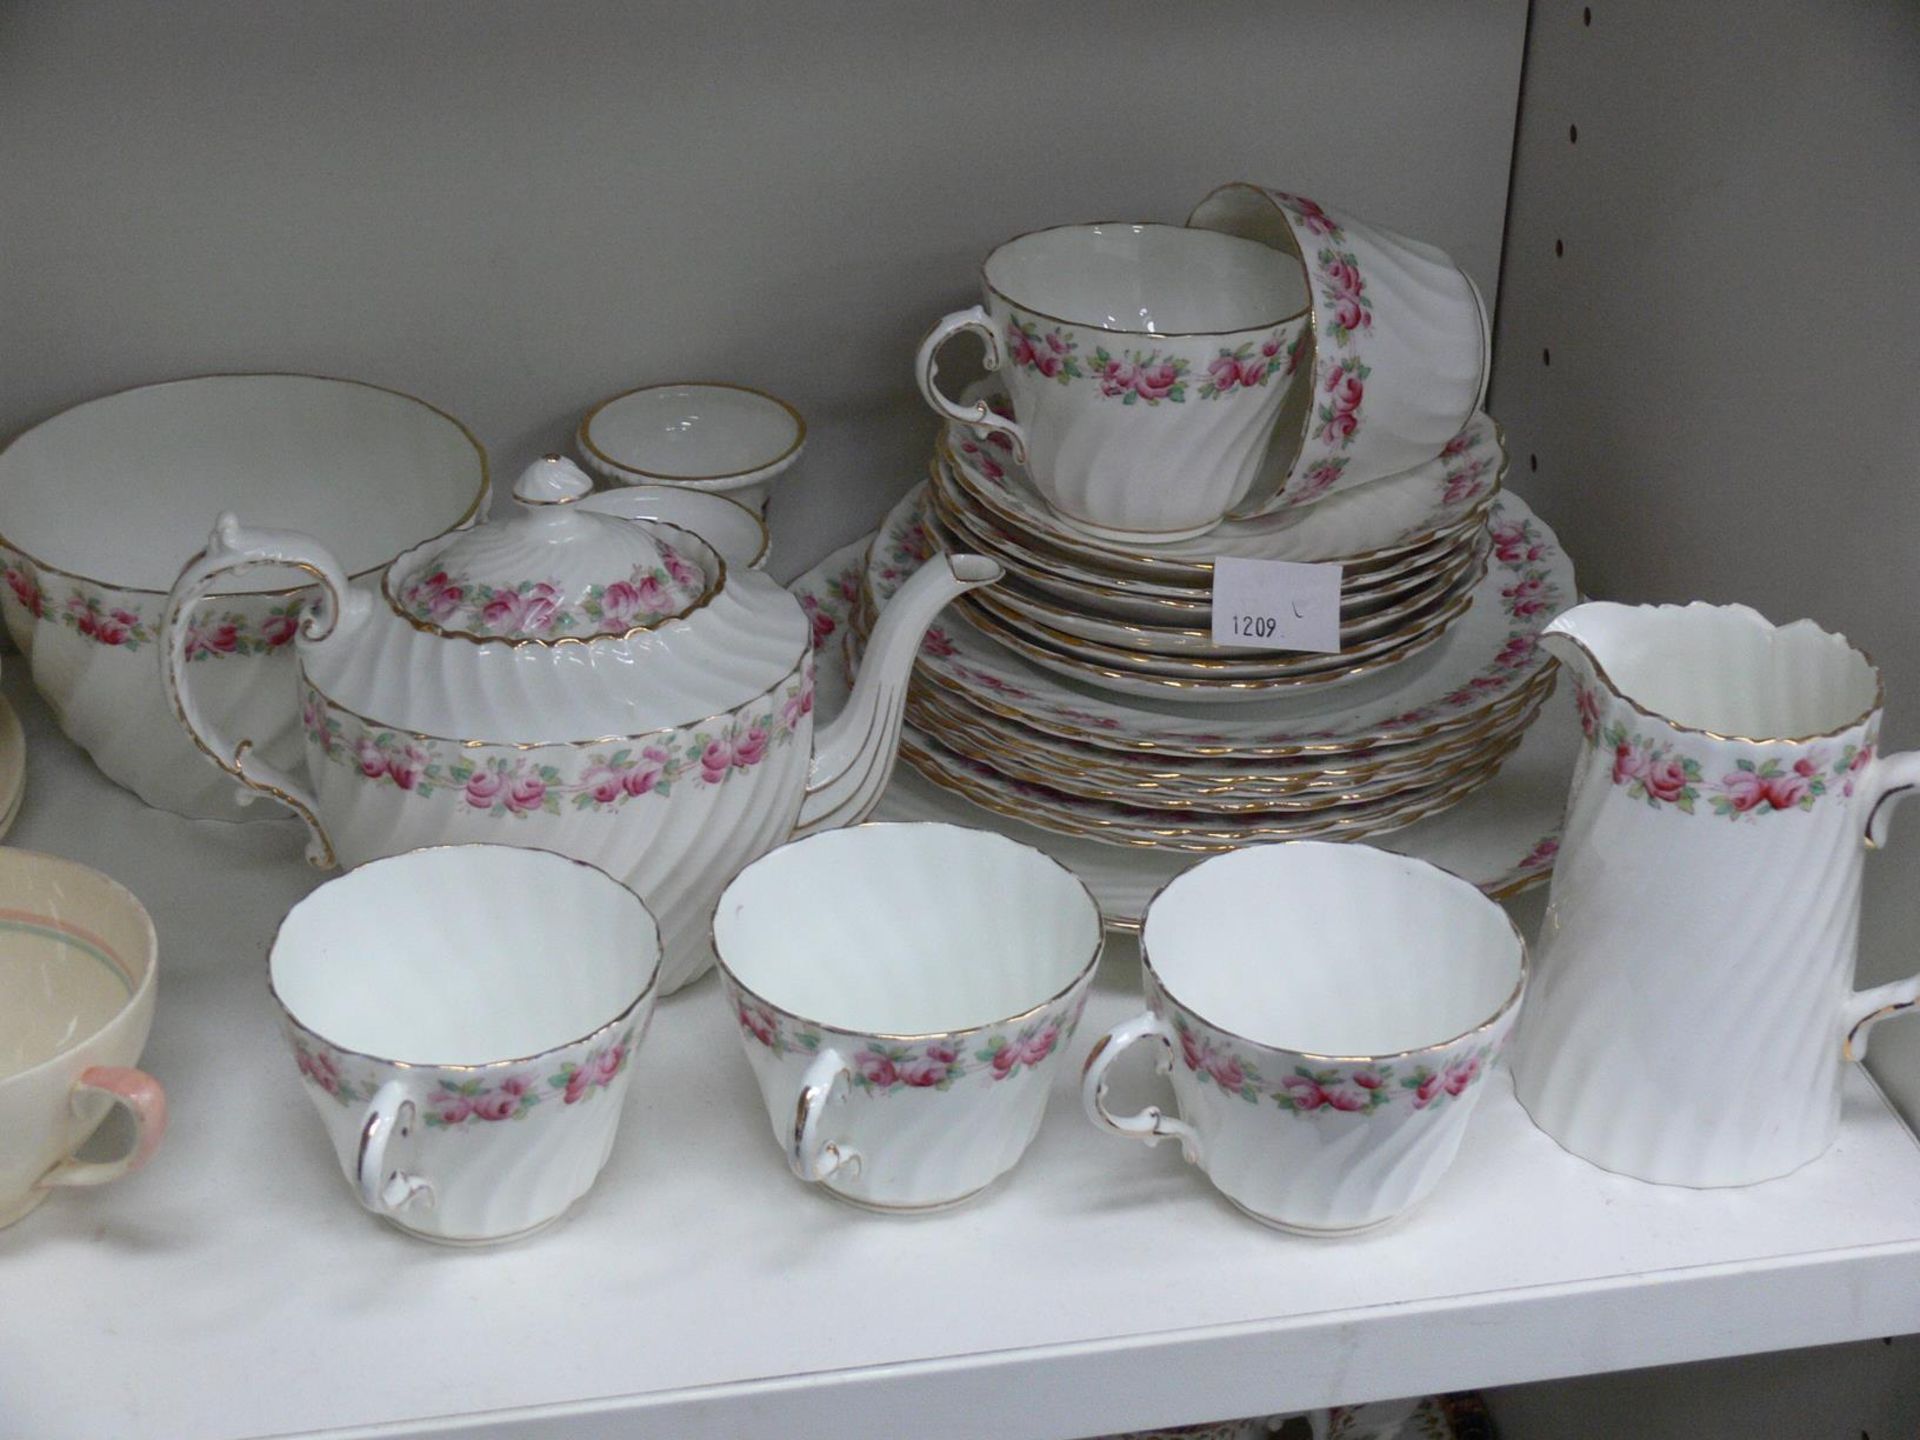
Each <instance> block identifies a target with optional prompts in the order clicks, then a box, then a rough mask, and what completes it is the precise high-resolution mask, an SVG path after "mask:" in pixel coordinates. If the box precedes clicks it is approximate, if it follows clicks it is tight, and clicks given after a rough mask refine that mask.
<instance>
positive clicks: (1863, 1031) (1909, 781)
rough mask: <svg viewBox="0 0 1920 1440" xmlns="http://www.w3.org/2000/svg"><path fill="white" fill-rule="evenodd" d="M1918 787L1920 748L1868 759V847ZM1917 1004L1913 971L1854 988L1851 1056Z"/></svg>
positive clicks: (1918, 986) (1882, 836)
mask: <svg viewBox="0 0 1920 1440" xmlns="http://www.w3.org/2000/svg"><path fill="white" fill-rule="evenodd" d="M1916 787H1920V750H1907V751H1903V752H1902V753H1900V754H1898V755H1883V756H1881V757H1880V758H1878V759H1876V760H1871V761H1869V762H1868V765H1867V768H1866V774H1865V777H1864V780H1863V783H1862V784H1861V786H1860V789H1861V791H1862V792H1863V793H1862V796H1861V798H1862V800H1863V801H1864V803H1865V807H1866V812H1867V820H1866V827H1865V830H1866V842H1867V848H1868V849H1870V850H1878V849H1879V848H1880V847H1881V845H1882V844H1884V843H1885V841H1886V838H1887V817H1888V816H1889V815H1890V814H1891V813H1892V810H1893V807H1894V806H1895V805H1897V804H1899V803H1900V802H1901V801H1902V800H1904V799H1906V798H1907V797H1908V796H1909V795H1911V794H1913V792H1914V790H1915V788H1916ZM1915 1005H1920V975H1910V976H1908V977H1907V978H1906V979H1905V980H1895V981H1893V982H1892V983H1891V984H1887V985H1875V986H1874V987H1872V988H1871V989H1868V990H1856V991H1854V992H1853V994H1851V995H1850V996H1848V997H1847V1007H1846V1024H1847V1043H1846V1056H1847V1058H1848V1059H1849V1060H1864V1059H1866V1056H1867V1032H1868V1031H1869V1030H1871V1029H1872V1028H1873V1027H1874V1026H1875V1025H1878V1024H1879V1023H1880V1022H1881V1021H1882V1020H1885V1019H1886V1018H1887V1017H1888V1016H1889V1015H1897V1014H1899V1013H1900V1012H1901V1011H1903V1010H1911V1009H1912V1008H1913V1007H1914V1006H1915Z"/></svg>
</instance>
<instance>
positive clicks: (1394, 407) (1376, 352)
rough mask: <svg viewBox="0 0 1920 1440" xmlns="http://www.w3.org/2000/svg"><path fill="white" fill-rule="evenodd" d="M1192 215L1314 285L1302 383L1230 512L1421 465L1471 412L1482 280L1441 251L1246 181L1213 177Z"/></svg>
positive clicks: (1483, 332) (1303, 500)
mask: <svg viewBox="0 0 1920 1440" xmlns="http://www.w3.org/2000/svg"><path fill="white" fill-rule="evenodd" d="M1187 223H1188V224H1189V225H1191V226H1194V227H1196V228H1198V229H1204V230H1207V231H1210V232H1215V233H1219V234H1222V235H1234V236H1238V237H1241V238H1243V239H1248V240H1254V241H1258V242H1260V243H1262V244H1265V245H1269V246H1271V247H1273V249H1274V250H1275V252H1276V253H1279V254H1283V255H1285V256H1287V257H1289V258H1295V257H1297V258H1298V259H1299V261H1300V263H1301V264H1302V265H1303V266H1304V267H1305V268H1306V272H1307V274H1308V276H1309V284H1310V288H1311V291H1312V296H1313V317H1312V322H1311V323H1312V334H1311V339H1310V341H1309V343H1308V344H1307V346H1306V350H1307V352H1308V354H1309V355H1310V356H1311V361H1310V363H1307V364H1303V365H1302V366H1301V369H1302V370H1303V371H1304V372H1305V378H1304V383H1303V384H1302V385H1301V387H1300V389H1299V390H1298V391H1296V392H1294V395H1293V397H1291V398H1292V399H1293V400H1294V402H1295V403H1293V404H1291V405H1289V406H1288V407H1287V413H1286V414H1284V415H1282V416H1280V417H1279V432H1280V433H1279V434H1278V435H1277V436H1276V438H1275V441H1274V444H1273V447H1272V450H1271V452H1270V454H1269V455H1268V464H1267V466H1266V468H1265V469H1264V470H1263V471H1262V474H1261V476H1260V480H1259V482H1258V483H1257V484H1256V485H1255V486H1254V487H1253V489H1252V490H1251V492H1250V493H1248V494H1247V495H1246V496H1245V497H1244V498H1243V499H1242V500H1241V501H1240V502H1239V504H1238V505H1237V506H1236V507H1235V513H1236V515H1254V514H1262V513H1266V512H1269V511H1274V510H1280V509H1286V508H1288V507H1291V506H1294V505H1309V504H1312V503H1313V502H1314V501H1316V500H1322V499H1325V498H1326V497H1327V496H1329V495H1338V494H1341V493H1342V492H1344V491H1348V490H1354V489H1357V488H1359V487H1360V486H1362V485H1366V484H1369V483H1370V482H1372V481H1375V480H1379V479H1382V478H1384V477H1386V476H1389V475H1398V474H1401V473H1402V472H1404V471H1407V470H1411V469H1412V468H1414V467H1415V466H1417V465H1424V464H1426V463H1427V462H1428V461H1430V460H1432V459H1433V458H1434V457H1435V456H1437V455H1440V454H1442V453H1445V452H1446V451H1447V448H1448V446H1449V443H1450V442H1451V441H1453V440H1454V439H1455V438H1456V437H1457V436H1459V435H1460V434H1461V433H1462V432H1463V431H1464V430H1465V429H1466V428H1467V426H1468V424H1469V423H1470V422H1471V421H1472V420H1473V416H1474V413H1475V412H1476V411H1477V410H1479V409H1480V406H1481V403H1482V402H1483V401H1484V400H1485V398H1486V391H1487V377H1488V375H1489V373H1490V371H1491V368H1492V359H1493V329H1492V327H1491V326H1490V325H1488V324H1487V307H1486V302H1485V301H1484V300H1482V299H1481V296H1480V291H1479V288H1478V287H1477V286H1476V285H1475V284H1474V283H1473V279H1472V277H1471V276H1469V275H1468V274H1467V273H1466V272H1465V271H1464V270H1462V269H1461V268H1460V267H1459V266H1458V265H1456V264H1455V263H1454V262H1453V260H1452V259H1451V258H1450V257H1449V256H1448V255H1447V254H1446V253H1445V252H1444V251H1442V250H1439V249H1436V248H1435V247H1434V246H1432V245H1428V244H1426V243H1424V242H1422V241H1419V240H1412V239H1409V238H1407V237H1406V236H1404V235H1396V234H1394V233H1393V232H1392V231H1391V230H1386V229H1383V228H1381V227H1380V226H1378V225H1373V224H1369V223H1368V222H1367V221H1364V220H1361V219H1359V218H1357V217H1355V216H1353V215H1349V214H1347V213H1346V212H1345V211H1341V210H1334V209H1330V208H1328V207H1325V206H1322V205H1320V204H1318V203H1316V202H1315V201H1312V200H1309V199H1307V198H1306V197H1305V196H1302V195H1289V194H1287V193H1285V192H1283V191H1279V190H1269V189H1266V188H1265V187H1263V186H1259V185H1248V184H1245V183H1236V184H1231V185H1222V186H1221V187H1220V188H1219V189H1217V190H1215V191H1214V192H1213V193H1212V194H1211V195H1209V196H1207V198H1206V199H1204V200H1202V201H1201V202H1200V203H1199V205H1197V206H1195V207H1194V211H1193V213H1192V214H1191V215H1189V216H1188V217H1187Z"/></svg>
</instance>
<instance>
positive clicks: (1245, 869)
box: [1081, 841, 1526, 1234]
mask: <svg viewBox="0 0 1920 1440" xmlns="http://www.w3.org/2000/svg"><path fill="white" fill-rule="evenodd" d="M1140 960H1141V971H1142V979H1143V984H1144V987H1145V990H1146V998H1147V1009H1146V1010H1145V1012H1144V1013H1142V1014H1140V1015H1138V1016H1135V1017H1134V1018H1133V1019H1131V1020H1128V1021H1127V1022H1126V1023H1125V1024H1122V1025H1118V1026H1116V1027H1115V1028H1114V1029H1113V1030H1112V1031H1110V1032H1109V1033H1108V1034H1107V1035H1106V1037H1105V1038H1104V1039H1102V1040H1101V1041H1100V1042H1099V1044H1097V1045H1096V1046H1094V1049H1093V1053H1092V1054H1091V1055H1089V1056H1088V1057H1087V1063H1086V1067H1085V1070H1084V1073H1083V1076H1082V1087H1081V1097H1082V1099H1083V1100H1084V1102H1085V1104H1086V1108H1087V1113H1088V1115H1090V1116H1091V1117H1092V1119H1093V1121H1094V1123H1095V1124H1097V1125H1100V1126H1102V1127H1104V1128H1106V1129H1109V1130H1112V1131H1113V1132H1115V1133H1116V1134H1119V1135H1125V1136H1128V1137H1130V1138H1132V1139H1136V1140H1144V1141H1146V1142H1147V1143H1148V1144H1154V1143H1157V1142H1158V1141H1160V1140H1162V1139H1166V1138H1168V1137H1172V1138H1174V1139H1177V1140H1179V1141H1180V1144H1181V1149H1182V1151H1183V1153H1184V1154H1185V1155H1186V1158H1187V1160H1188V1161H1189V1162H1190V1163H1192V1164H1195V1165H1198V1166H1200V1167H1201V1168H1202V1169H1203V1170H1205V1171H1206V1172H1207V1176H1208V1178H1209V1179H1211V1180H1212V1181H1213V1183H1214V1185H1215V1186H1216V1187H1217V1188H1218V1189H1219V1190H1220V1192H1221V1193H1222V1194H1223V1195H1225V1196H1226V1197H1227V1199H1229V1200H1230V1201H1232V1202H1233V1203H1234V1204H1235V1205H1237V1206H1239V1207H1240V1209H1242V1210H1244V1211H1245V1212H1246V1213H1247V1214H1249V1215H1251V1216H1252V1217H1253V1218H1254V1219H1256V1220H1262V1221H1265V1222H1266V1223H1267V1224H1269V1225H1273V1226H1276V1227H1278V1228H1279V1229H1282V1230H1295V1231H1302V1232H1305V1233H1309V1234H1325V1233H1329V1232H1339V1231H1351V1230H1362V1229H1366V1228H1367V1227H1369V1226H1372V1225H1378V1224H1381V1223H1383V1222H1385V1221H1387V1220H1391V1219H1392V1218H1394V1217H1395V1216H1396V1215H1399V1214H1400V1213H1401V1212H1402V1211H1404V1210H1406V1209H1407V1208H1408V1207H1409V1206H1411V1205H1414V1204H1416V1203H1417V1202H1418V1201H1420V1200H1421V1199H1423V1198H1424V1197H1425V1196H1426V1195H1427V1194H1428V1193H1429V1192H1430V1191H1431V1190H1432V1189H1433V1187H1434V1186H1435V1185H1436V1184H1438V1183H1439V1181H1440V1177H1441V1176H1442V1175H1444V1174H1445V1173H1446V1170H1447V1167H1448V1166H1449V1165H1451V1164H1452V1163H1453V1157H1454V1154H1455V1152H1456V1151H1457V1150H1458V1149H1459V1147H1460V1138H1461V1135H1462V1134H1463V1133H1464V1132H1465V1130H1466V1125H1467V1120H1468V1118H1469V1117H1470V1116H1471V1114H1472V1113H1473V1108H1474V1105H1475V1104H1476V1103H1477V1101H1478V1099H1479V1097H1480V1093H1481V1091H1482V1090H1483V1089H1484V1088H1485V1085H1484V1082H1485V1078H1486V1075H1487V1072H1488V1070H1489V1069H1490V1068H1491V1066H1492V1065H1493V1062H1494V1060H1495V1058H1496V1057H1497V1056H1498V1055H1499V1053H1500V1050H1501V1047H1502V1045H1503V1044H1504V1043H1505V1041H1506V1038H1507V1033H1508V1031H1509V1030H1510V1029H1511V1028H1512V1026H1513V1022H1514V1018H1515V1016H1516V1015H1517V1014H1518V1012H1519V1008H1520V997H1521V992H1522V990H1523V989H1524V988H1525V983H1526V948H1525V945H1524V944H1523V942H1522V941H1521V938H1520V934H1519V931H1517V930H1516V929H1515V928H1514V925H1513V922H1512V921H1511V920H1510V919H1508V917H1507V915H1506V913H1505V912H1504V911H1503V910H1501V909H1500V907H1499V906H1498V905H1496V904H1494V902H1493V901H1491V900H1489V899H1487V898H1486V897H1485V896H1484V895H1482V894H1481V893H1480V892H1479V891H1478V890H1476V889H1475V888H1474V887H1473V886H1471V885H1469V884H1468V883H1467V882H1466V881H1464V880H1461V879H1459V878H1458V877H1456V876H1453V875H1450V874H1448V873H1447V872H1446V871H1444V870H1441V869H1438V868H1437V867H1435V866H1432V865H1429V864H1427V863H1426V862H1425V861H1421V860H1415V859H1411V858H1409V857H1407V856H1404V855H1395V854H1392V853H1390V852H1388V851H1385V850H1376V849H1373V848H1372V847H1370V846H1366V845H1358V844H1337V843H1326V842H1312V841H1295V842H1291V843H1288V844H1281V845H1261V846H1254V847H1251V848H1249V849H1245V850H1236V851H1232V852H1230V853H1228V854H1225V855H1218V856H1215V857H1213V858H1212V859H1209V860H1206V861H1203V862H1202V863H1200V864H1199V865H1196V866H1194V867H1193V868H1192V869H1190V870H1187V871H1185V872H1184V873H1183V874H1181V875H1179V876H1177V877H1175V878H1174V879H1173V880H1172V881H1170V882H1169V883H1168V884H1167V886H1166V887H1165V888H1164V889H1162V890H1161V891H1160V893H1159V894H1158V895H1156V896H1155V897H1154V899H1153V901H1152V902H1151V904H1150V905H1149V906H1148V908H1147V913H1146V918H1145V920H1144V922H1143V924H1142V928H1141V936H1140ZM1149 1036H1151V1037H1153V1038H1156V1039H1158V1040H1159V1041H1160V1042H1161V1043H1162V1044H1164V1045H1165V1046H1166V1047H1167V1050H1168V1052H1169V1053H1168V1060H1167V1064H1168V1067H1169V1073H1170V1074H1171V1076H1172V1079H1173V1093H1174V1098H1175V1099H1176V1101H1178V1104H1179V1112H1180V1118H1179V1119H1174V1118H1172V1117H1170V1116H1167V1115H1163V1114H1162V1113H1161V1112H1160V1111H1159V1110H1157V1109H1153V1108H1149V1109H1147V1110H1144V1111H1141V1112H1140V1113H1139V1114H1136V1115H1125V1116H1117V1115H1114V1114H1112V1113H1111V1112H1110V1111H1109V1110H1108V1109H1107V1105H1106V1094H1107V1073H1108V1070H1109V1068H1110V1067H1111V1066H1112V1064H1113V1062H1114V1061H1115V1060H1117V1059H1118V1058H1119V1057H1120V1054H1121V1052H1123V1051H1124V1050H1125V1049H1126V1048H1127V1047H1128V1046H1130V1045H1132V1044H1133V1043H1134V1042H1135V1041H1138V1040H1144V1039H1146V1038H1148V1037H1149Z"/></svg>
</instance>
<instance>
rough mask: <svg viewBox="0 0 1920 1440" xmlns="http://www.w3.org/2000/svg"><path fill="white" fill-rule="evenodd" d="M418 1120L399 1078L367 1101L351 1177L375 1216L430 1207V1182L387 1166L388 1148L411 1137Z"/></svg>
mask: <svg viewBox="0 0 1920 1440" xmlns="http://www.w3.org/2000/svg"><path fill="white" fill-rule="evenodd" d="M419 1120H420V1109H419V1107H418V1106H417V1105H415V1104H414V1103H413V1097H412V1096H410V1095H408V1094H407V1088H406V1086H404V1085H402V1084H401V1083H400V1082H399V1081H398V1080H389V1081H387V1083H386V1084H384V1085H382V1086H381V1087H380V1088H379V1089H378V1090H376V1091H374V1092H373V1099H371V1100H369V1101H368V1102H367V1109H366V1113H365V1115H364V1116H362V1118H361V1121H360V1148H359V1151H358V1152H357V1154H356V1156H355V1162H354V1178H355V1180H356V1181H357V1182H358V1184H359V1188H360V1203H361V1204H362V1205H364V1206H366V1207H367V1209H369V1210H371V1211H373V1213H374V1214H376V1215H393V1214H396V1213H398V1212H399V1211H402V1210H405V1209H407V1208H409V1207H410V1206H418V1207H419V1208H420V1209H422V1210H431V1209H432V1208H433V1201H434V1194H433V1182H432V1181H430V1180H427V1179H425V1178H423V1177H422V1176H419V1175H414V1174H410V1173H409V1172H407V1171H405V1170H402V1169H400V1168H399V1167H398V1166H397V1165H396V1166H393V1167H391V1168H389V1166H388V1165H387V1151H388V1149H389V1148H390V1147H391V1146H392V1144H393V1142H394V1141H395V1140H396V1139H399V1140H408V1139H411V1138H412V1136H413V1128H414V1126H415V1125H417V1124H418V1123H419Z"/></svg>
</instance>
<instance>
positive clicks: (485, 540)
mask: <svg viewBox="0 0 1920 1440" xmlns="http://www.w3.org/2000/svg"><path fill="white" fill-rule="evenodd" d="M592 491H593V482H592V481H591V480H590V479H588V478H587V475H586V473H585V472H584V471H582V470H581V469H580V467H579V466H577V465H575V464H574V463H573V462H572V461H570V460H566V459H563V458H562V457H560V456H558V455H549V456H547V457H546V458H545V459H543V460H536V461H535V462H534V463H533V464H532V465H529V466H528V467H527V469H526V470H525V471H524V472H523V473H522V474H521V476H520V478H519V479H518V480H517V481H515V482H514V487H513V499H514V507H513V513H512V514H510V515H509V516H507V517H505V518H503V519H500V520H494V521H490V522H489V523H487V524H485V525H477V526H475V527H474V528H473V529H471V530H468V531H465V532H464V533H461V534H457V535H454V536H452V537H450V538H449V539H448V540H447V541H446V542H445V543H443V544H436V545H432V546H429V547H426V548H425V549H424V550H423V551H419V552H415V553H414V554H410V555H407V556H403V557H402V558H401V560H400V561H399V562H396V564H395V566H394V569H393V570H390V571H389V572H388V573H387V575H386V577H385V579H384V580H383V581H382V588H383V589H384V590H385V592H386V597H387V603H388V604H389V605H391V606H392V607H393V608H394V610H395V611H397V612H398V613H399V614H400V615H401V616H402V617H403V618H405V619H406V620H408V621H409V622H411V623H412V624H413V625H415V626H416V627H418V628H419V629H422V630H425V631H428V632H429V633H431V634H435V635H445V636H453V637H458V638H461V639H466V640H483V641H493V640H504V641H509V642H515V643H527V642H531V643H535V644H543V645H554V644H564V643H576V644H577V643H581V642H585V641H591V640H597V639H601V638H603V637H609V636H628V635H632V634H635V633H636V632H638V631H642V630H651V629H653V628H654V627H655V626H657V625H664V624H666V623H667V622H668V621H671V620H679V619H683V618H685V617H686V616H688V615H690V614H692V613H693V612H694V611H695V610H698V609H699V608H700V607H701V606H703V605H705V604H706V603H707V602H708V601H709V600H711V599H712V598H713V597H714V595H715V594H716V593H718V591H719V589H720V587H721V586H722V585H723V584H725V582H726V565H725V562H723V561H721V560H720V559H719V557H718V556H717V555H712V552H710V551H709V552H707V553H708V555H710V556H711V561H710V564H709V565H703V564H702V562H701V560H700V559H696V558H694V557H693V555H691V554H689V553H683V552H682V551H681V550H678V549H676V548H674V546H673V545H672V544H671V543H669V541H668V540H667V538H666V533H670V532H671V531H672V528H673V527H671V526H659V527H657V528H656V527H655V526H654V525H651V524H648V523H646V522H640V521H633V520H622V519H618V518H616V517H614V516H612V515H604V514H597V513H595V512H593V511H591V510H587V509H583V508H581V507H580V506H577V505H576V504H574V502H575V501H577V500H580V499H582V498H584V497H585V496H587V495H589V494H591V493H592ZM663 532H665V533H663ZM701 548H702V549H704V548H705V547H701ZM401 565H405V566H406V570H405V572H404V573H396V572H397V571H399V569H400V566H401Z"/></svg>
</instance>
